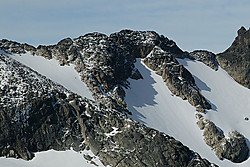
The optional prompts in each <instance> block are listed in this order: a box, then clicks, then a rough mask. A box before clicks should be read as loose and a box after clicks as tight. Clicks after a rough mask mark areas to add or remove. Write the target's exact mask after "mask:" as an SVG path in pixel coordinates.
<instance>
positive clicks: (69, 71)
mask: <svg viewBox="0 0 250 167" xmlns="http://www.w3.org/2000/svg"><path fill="white" fill-rule="evenodd" d="M9 56H10V57H11V58H13V59H15V60H17V61H19V62H20V63H22V64H24V65H26V66H28V67H30V68H32V69H33V70H35V71H37V72H38V73H40V74H42V75H45V76H47V77H48V78H49V79H51V80H52V81H54V82H57V83H59V84H61V85H63V86H64V87H65V88H66V89H69V90H71V91H72V92H74V93H77V94H79V95H80V96H82V97H86V98H88V99H92V100H93V97H92V94H91V92H90V90H89V88H88V87H87V86H86V84H85V83H84V82H82V81H81V79H80V76H79V74H78V73H77V72H76V70H75V69H74V66H73V65H70V66H67V65H65V66H60V65H59V62H58V61H57V60H55V59H51V60H48V59H46V58H44V57H42V56H36V55H35V56H33V55H31V54H30V53H26V54H22V55H21V56H20V55H9Z"/></svg>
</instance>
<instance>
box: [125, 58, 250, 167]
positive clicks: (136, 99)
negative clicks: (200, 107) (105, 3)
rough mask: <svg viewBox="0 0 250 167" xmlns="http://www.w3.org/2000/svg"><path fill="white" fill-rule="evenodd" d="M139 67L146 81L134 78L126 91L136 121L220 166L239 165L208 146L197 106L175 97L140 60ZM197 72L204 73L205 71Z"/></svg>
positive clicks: (245, 163)
mask: <svg viewBox="0 0 250 167" xmlns="http://www.w3.org/2000/svg"><path fill="white" fill-rule="evenodd" d="M135 65H136V68H137V69H138V70H139V71H140V73H141V74H142V76H143V78H144V79H142V80H137V81H136V80H132V79H130V80H129V82H130V84H131V85H130V89H127V90H126V98H125V101H126V102H127V104H128V108H129V110H130V111H131V112H132V113H133V114H132V116H131V117H132V118H133V119H135V120H137V121H139V122H142V123H145V124H146V125H147V126H149V127H152V128H155V129H158V130H160V131H162V132H165V133H166V134H168V135H170V136H173V137H175V138H176V139H177V140H179V141H181V142H182V143H183V144H184V145H186V146H188V147H189V148H190V149H192V150H194V151H196V152H198V153H199V154H200V155H201V156H202V157H206V158H207V159H208V160H209V161H210V162H213V163H215V164H217V165H219V166H227V167H228V166H236V165H238V164H234V163H232V162H231V161H228V160H224V161H221V160H219V159H218V158H217V157H216V155H215V153H214V151H213V150H211V148H210V147H209V146H207V145H206V143H205V142H204V140H203V136H202V131H201V130H200V129H199V128H198V126H197V125H196V121H197V120H196V119H195V113H196V111H195V107H193V106H191V105H190V104H189V103H188V101H184V100H182V99H181V98H179V97H176V96H172V93H171V92H170V91H169V89H168V87H167V86H166V84H165V83H164V81H163V79H162V78H161V76H159V75H157V74H155V72H154V71H152V70H150V69H149V68H147V67H146V65H144V63H143V62H142V60H140V59H137V62H136V64H135ZM202 68H204V67H202ZM196 70H197V71H198V72H202V69H196ZM204 76H206V75H204ZM218 79H220V78H218ZM231 82H233V81H231ZM242 133H243V132H242ZM244 135H245V134H244ZM240 165H242V166H250V163H249V162H244V163H242V164H240Z"/></svg>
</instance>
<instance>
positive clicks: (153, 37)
mask: <svg viewBox="0 0 250 167" xmlns="http://www.w3.org/2000/svg"><path fill="white" fill-rule="evenodd" d="M110 37H111V38H112V39H113V40H114V41H116V43H117V44H118V45H119V46H120V47H121V48H122V49H124V50H127V51H128V52H129V53H130V54H131V55H133V56H134V57H136V58H144V57H146V56H147V55H148V54H149V53H150V52H151V50H152V49H153V48H154V47H155V46H159V47H160V48H162V49H163V50H165V51H167V52H170V53H172V54H174V55H176V56H180V57H181V56H182V55H184V54H185V53H184V52H183V51H182V50H181V49H180V48H179V47H178V46H177V45H176V43H175V42H174V41H172V40H169V39H168V38H167V37H164V36H163V35H161V36H160V35H159V34H157V33H156V32H154V31H132V30H122V31H120V32H118V33H114V34H111V35H110Z"/></svg>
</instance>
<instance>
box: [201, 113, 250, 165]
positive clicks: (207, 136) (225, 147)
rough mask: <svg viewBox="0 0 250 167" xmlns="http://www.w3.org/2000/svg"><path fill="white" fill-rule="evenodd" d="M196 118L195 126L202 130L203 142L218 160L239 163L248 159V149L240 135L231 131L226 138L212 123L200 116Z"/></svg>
mask: <svg viewBox="0 0 250 167" xmlns="http://www.w3.org/2000/svg"><path fill="white" fill-rule="evenodd" d="M197 118H198V119H199V120H198V122H197V124H198V126H199V128H200V129H201V130H203V136H204V140H205V142H206V143H207V145H209V146H210V147H212V148H213V149H214V151H215V152H216V155H217V156H218V157H219V158H220V159H223V158H226V159H229V160H231V161H232V162H236V163H239V162H243V161H245V160H246V159H247V158H248V153H249V148H248V146H247V143H246V139H245V137H244V136H243V135H242V134H240V133H239V132H237V131H232V132H230V133H229V134H228V138H227V137H225V136H224V133H223V131H222V130H220V129H219V128H218V127H217V126H216V125H215V124H214V123H213V122H211V121H209V120H207V119H204V118H203V116H201V115H197Z"/></svg>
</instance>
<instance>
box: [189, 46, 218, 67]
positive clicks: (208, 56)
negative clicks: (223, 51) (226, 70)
mask: <svg viewBox="0 0 250 167" xmlns="http://www.w3.org/2000/svg"><path fill="white" fill-rule="evenodd" d="M189 55H190V56H191V57H193V58H194V59H195V60H198V61H201V62H203V63H204V64H206V65H207V66H209V67H211V68H212V69H214V70H215V71H217V70H218V62H217V59H216V55H215V54H214V53H212V52H209V51H205V50H195V51H193V52H191V53H189Z"/></svg>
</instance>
